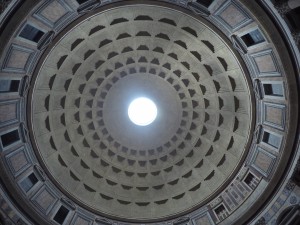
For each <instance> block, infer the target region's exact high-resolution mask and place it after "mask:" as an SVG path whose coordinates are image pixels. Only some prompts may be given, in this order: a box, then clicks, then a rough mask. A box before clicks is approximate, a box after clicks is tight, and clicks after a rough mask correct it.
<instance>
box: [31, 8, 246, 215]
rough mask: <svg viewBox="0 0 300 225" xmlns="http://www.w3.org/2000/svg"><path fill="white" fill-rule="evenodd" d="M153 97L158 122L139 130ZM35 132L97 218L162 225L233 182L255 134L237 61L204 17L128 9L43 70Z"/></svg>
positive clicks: (95, 21)
mask: <svg viewBox="0 0 300 225" xmlns="http://www.w3.org/2000/svg"><path fill="white" fill-rule="evenodd" d="M140 96H146V97H149V98H150V99H152V100H153V102H155V104H156V105H157V108H158V118H157V119H156V120H155V121H154V122H153V124H151V125H149V126H147V127H139V126H136V125H135V124H133V123H132V122H131V121H130V120H129V118H128V115H127V109H128V105H129V103H130V102H131V101H132V100H133V99H134V98H136V97H140ZM31 98H32V100H31V101H32V106H31V107H32V112H31V118H32V126H33V131H34V138H35V140H36V143H37V147H38V152H39V154H40V156H41V159H42V161H43V162H44V163H45V166H46V168H47V169H48V170H49V172H50V173H51V176H52V177H53V179H55V181H57V182H58V183H59V185H60V186H61V188H62V189H64V190H66V191H67V192H68V194H69V195H71V196H72V197H73V198H75V199H76V200H77V201H79V202H81V203H83V204H84V205H87V206H88V207H91V208H92V209H95V210H97V211H99V212H101V213H104V214H108V215H112V216H116V217H121V218H127V219H137V220H138V219H147V220H151V219H158V218H164V217H167V216H171V215H176V214H178V213H182V212H185V211H187V210H190V209H192V208H193V207H195V206H199V205H202V204H203V203H204V201H205V200H208V199H209V198H210V197H212V196H214V195H215V194H216V193H218V192H219V191H220V189H221V187H222V186H223V185H224V184H226V183H228V182H230V180H231V179H232V175H234V174H235V173H236V170H237V169H239V165H240V164H241V162H240V161H241V160H242V159H243V158H244V153H245V152H247V151H246V150H245V146H246V144H247V142H248V138H249V135H250V132H251V117H252V115H251V109H252V105H251V100H250V99H251V97H250V92H249V86H248V84H247V82H246V75H245V72H244V71H243V69H242V67H241V65H240V63H239V61H238V59H237V56H236V55H235V54H234V53H233V51H232V49H231V48H230V47H229V46H228V42H226V40H223V39H222V38H221V37H220V35H219V34H218V33H217V32H215V31H214V29H213V27H211V26H208V24H207V23H205V22H204V21H203V20H198V19H196V18H194V17H191V16H189V15H187V14H185V13H183V12H180V11H178V10H173V9H168V8H165V7H161V6H150V5H130V6H122V7H117V8H114V9H110V10H106V11H103V12H100V13H97V14H96V15H93V16H92V17H89V18H87V19H85V20H84V21H82V22H80V23H79V24H78V25H77V26H75V27H74V28H72V29H70V30H69V31H68V32H67V34H66V35H64V37H62V38H61V39H60V40H58V41H57V43H56V44H55V46H54V47H53V48H52V49H51V51H50V52H49V54H48V56H47V57H46V58H45V61H44V63H43V65H42V67H41V68H40V69H39V73H38V74H37V78H36V82H35V87H34V90H33V92H32V96H31Z"/></svg>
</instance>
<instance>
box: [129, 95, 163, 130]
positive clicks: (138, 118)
mask: <svg viewBox="0 0 300 225" xmlns="http://www.w3.org/2000/svg"><path fill="white" fill-rule="evenodd" d="M128 116H129V119H130V120H131V122H133V123H134V124H136V125H138V126H147V125H149V124H151V123H152V122H153V121H154V120H155V118H156V116H157V108H156V105H155V104H154V102H153V101H151V100H150V99H149V98H144V97H142V98H136V99H134V100H133V101H132V102H131V103H130V105H129V107H128Z"/></svg>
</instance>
